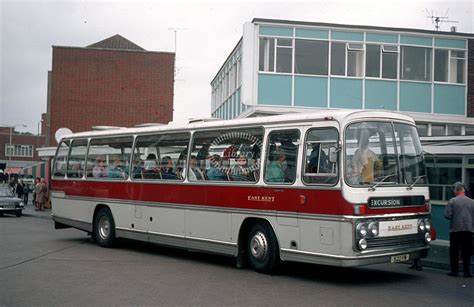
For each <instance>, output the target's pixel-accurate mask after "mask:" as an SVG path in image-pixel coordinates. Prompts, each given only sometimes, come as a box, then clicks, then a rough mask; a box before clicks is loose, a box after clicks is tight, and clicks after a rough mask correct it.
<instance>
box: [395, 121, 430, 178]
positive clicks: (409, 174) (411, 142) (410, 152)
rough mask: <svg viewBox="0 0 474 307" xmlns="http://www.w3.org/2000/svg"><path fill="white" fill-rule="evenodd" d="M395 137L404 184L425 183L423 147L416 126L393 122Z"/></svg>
mask: <svg viewBox="0 0 474 307" xmlns="http://www.w3.org/2000/svg"><path fill="white" fill-rule="evenodd" d="M394 128H395V136H396V139H397V151H398V157H399V161H400V168H401V170H402V176H403V178H404V179H403V180H402V182H404V183H406V184H412V183H415V182H416V183H418V184H423V183H427V176H426V168H425V163H424V161H423V149H422V147H421V143H420V140H419V138H418V134H417V131H416V128H415V127H413V126H411V125H407V124H397V123H395V124H394Z"/></svg>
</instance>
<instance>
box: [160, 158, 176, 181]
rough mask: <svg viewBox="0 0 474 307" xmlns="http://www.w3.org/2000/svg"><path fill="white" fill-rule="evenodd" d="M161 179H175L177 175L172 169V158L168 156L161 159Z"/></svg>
mask: <svg viewBox="0 0 474 307" xmlns="http://www.w3.org/2000/svg"><path fill="white" fill-rule="evenodd" d="M161 179H167V180H176V179H179V177H178V175H176V174H175V173H174V170H173V160H172V159H171V157H170V156H165V157H163V159H161Z"/></svg>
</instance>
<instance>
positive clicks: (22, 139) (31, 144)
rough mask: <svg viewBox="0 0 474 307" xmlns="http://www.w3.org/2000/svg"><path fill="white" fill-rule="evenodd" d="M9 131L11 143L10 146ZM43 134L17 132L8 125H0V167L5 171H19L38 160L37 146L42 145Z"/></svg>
mask: <svg viewBox="0 0 474 307" xmlns="http://www.w3.org/2000/svg"><path fill="white" fill-rule="evenodd" d="M10 132H11V140H12V141H11V144H12V146H10V145H9V144H10ZM44 143H45V136H44V134H43V135H33V134H29V133H28V134H24V133H18V132H17V131H15V129H14V128H13V129H12V130H11V131H10V127H0V169H2V170H3V169H5V168H6V169H5V170H4V171H5V172H6V173H19V172H20V170H21V169H22V168H24V167H28V166H31V165H34V164H36V163H37V161H39V160H40V158H39V157H38V152H37V151H36V149H37V148H39V147H43V146H44Z"/></svg>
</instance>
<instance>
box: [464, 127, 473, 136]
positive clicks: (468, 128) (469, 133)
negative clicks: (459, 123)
mask: <svg viewBox="0 0 474 307" xmlns="http://www.w3.org/2000/svg"><path fill="white" fill-rule="evenodd" d="M465 133H466V135H474V126H473V125H466V127H465Z"/></svg>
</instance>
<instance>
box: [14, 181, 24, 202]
mask: <svg viewBox="0 0 474 307" xmlns="http://www.w3.org/2000/svg"><path fill="white" fill-rule="evenodd" d="M24 194H25V193H24V185H23V181H22V180H20V182H19V183H18V184H17V185H16V196H18V198H19V199H23V195H24Z"/></svg>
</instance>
